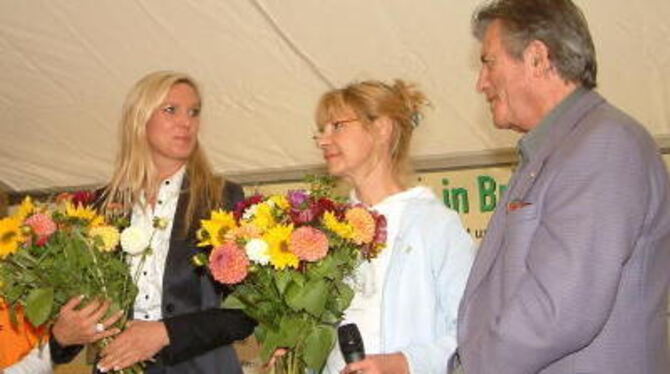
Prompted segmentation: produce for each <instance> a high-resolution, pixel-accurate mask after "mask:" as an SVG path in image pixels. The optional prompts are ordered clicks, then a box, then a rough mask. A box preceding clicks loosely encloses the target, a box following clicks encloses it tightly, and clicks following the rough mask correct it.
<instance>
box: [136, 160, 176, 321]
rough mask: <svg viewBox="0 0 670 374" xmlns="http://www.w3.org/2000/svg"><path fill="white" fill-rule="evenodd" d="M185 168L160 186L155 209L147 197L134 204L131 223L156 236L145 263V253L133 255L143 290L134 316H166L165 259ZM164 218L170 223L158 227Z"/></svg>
mask: <svg viewBox="0 0 670 374" xmlns="http://www.w3.org/2000/svg"><path fill="white" fill-rule="evenodd" d="M185 170H186V169H185V167H182V168H181V169H179V171H177V172H176V173H174V174H173V175H172V176H171V177H169V178H167V179H165V180H163V181H162V182H161V184H160V188H159V189H158V195H157V196H156V204H155V205H154V207H153V208H152V207H151V206H148V205H147V204H146V201H145V200H144V198H142V200H141V201H140V204H137V205H136V206H134V207H133V213H132V217H131V219H130V225H131V226H133V227H140V228H141V229H142V230H144V231H146V232H147V233H149V235H152V238H151V249H152V252H151V253H150V254H149V255H147V256H146V257H145V259H144V264H142V263H141V262H142V256H141V255H138V256H132V257H131V258H130V265H131V274H133V275H135V274H137V271H138V268H139V271H140V273H139V276H138V278H137V287H138V289H139V292H138V294H137V298H135V306H134V309H133V318H135V319H140V320H145V321H159V320H161V319H162V318H163V312H162V300H163V275H164V274H165V260H166V259H167V254H168V251H169V249H170V237H171V235H172V223H173V221H174V215H175V212H176V211H177V202H178V201H179V193H180V192H181V185H182V182H183V180H184V173H185ZM155 218H160V219H162V220H165V221H166V222H167V227H166V228H165V229H162V230H161V229H158V228H154V219H155Z"/></svg>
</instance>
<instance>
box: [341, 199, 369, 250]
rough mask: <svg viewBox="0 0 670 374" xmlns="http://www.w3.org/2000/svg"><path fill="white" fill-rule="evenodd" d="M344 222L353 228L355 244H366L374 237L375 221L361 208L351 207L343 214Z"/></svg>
mask: <svg viewBox="0 0 670 374" xmlns="http://www.w3.org/2000/svg"><path fill="white" fill-rule="evenodd" d="M344 218H345V219H346V221H347V222H348V223H349V224H350V225H351V226H352V227H353V228H354V235H353V240H354V242H355V243H356V244H367V243H370V242H372V240H373V239H374V237H375V227H376V225H375V219H374V217H372V215H370V213H369V212H368V211H367V210H366V209H365V208H363V207H360V206H358V207H353V208H351V209H348V210H347V211H346V212H345V213H344Z"/></svg>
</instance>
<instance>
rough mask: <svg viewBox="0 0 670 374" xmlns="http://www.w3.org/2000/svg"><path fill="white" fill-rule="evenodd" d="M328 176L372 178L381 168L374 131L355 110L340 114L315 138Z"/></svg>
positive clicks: (354, 179) (352, 178)
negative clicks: (378, 168) (366, 125)
mask: <svg viewBox="0 0 670 374" xmlns="http://www.w3.org/2000/svg"><path fill="white" fill-rule="evenodd" d="M315 138H316V143H317V146H318V147H319V148H320V149H321V151H322V152H323V158H324V160H325V161H326V164H327V166H328V172H329V173H330V174H332V175H335V176H338V177H345V178H347V179H350V180H353V181H354V182H355V181H356V179H358V178H360V177H365V176H366V175H368V174H369V173H370V172H371V171H372V170H373V168H374V167H375V166H376V165H377V161H378V159H379V154H378V153H379V152H378V151H377V149H378V148H379V147H378V143H377V142H376V140H375V136H374V133H373V132H372V129H368V128H366V127H365V125H364V124H363V123H362V122H361V121H360V119H359V118H357V117H356V114H355V113H354V112H353V111H352V110H345V111H343V112H342V113H338V114H337V115H336V116H334V118H333V119H332V120H331V121H330V122H328V123H326V124H325V125H324V126H323V128H322V129H321V130H320V131H319V133H318V134H317V135H316V136H315Z"/></svg>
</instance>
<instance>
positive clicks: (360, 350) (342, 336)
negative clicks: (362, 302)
mask: <svg viewBox="0 0 670 374" xmlns="http://www.w3.org/2000/svg"><path fill="white" fill-rule="evenodd" d="M337 338H338V340H339V342H340V351H342V356H343V357H344V361H345V362H346V363H347V364H350V363H352V362H356V361H360V360H362V359H364V358H365V348H364V346H363V339H362V338H361V333H360V331H358V326H356V324H355V323H349V324H346V325H342V326H340V327H338V328H337Z"/></svg>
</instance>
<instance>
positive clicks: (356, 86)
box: [315, 79, 428, 179]
mask: <svg viewBox="0 0 670 374" xmlns="http://www.w3.org/2000/svg"><path fill="white" fill-rule="evenodd" d="M426 105H428V100H427V98H426V96H425V95H424V94H423V92H421V91H419V90H418V89H417V87H416V86H415V85H413V84H409V83H406V82H405V81H403V80H400V79H396V80H395V81H394V82H393V85H388V84H386V83H383V82H381V81H376V80H370V81H363V82H356V83H351V84H349V85H347V86H346V87H344V88H339V89H334V90H331V91H329V92H326V93H325V94H323V96H321V99H320V100H319V103H318V104H317V108H316V118H315V119H316V124H317V126H318V127H319V128H321V129H322V128H323V126H325V125H326V124H327V123H328V122H331V121H332V120H333V119H334V118H336V117H337V115H339V114H342V112H345V111H347V110H352V111H353V112H354V113H355V114H356V116H357V117H358V119H359V120H360V121H361V122H362V123H363V125H364V126H365V127H366V128H369V127H370V125H371V124H372V122H374V120H375V119H377V118H379V117H383V116H385V117H388V118H390V119H391V121H392V122H393V134H392V140H391V150H390V151H391V161H392V165H393V173H394V175H396V176H397V177H399V178H400V179H407V177H408V175H409V174H410V173H411V171H412V168H411V166H410V162H409V148H410V140H411V138H412V132H413V131H414V128H416V127H417V126H418V124H419V122H420V120H421V118H422V112H423V109H424V107H425V106H426Z"/></svg>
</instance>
